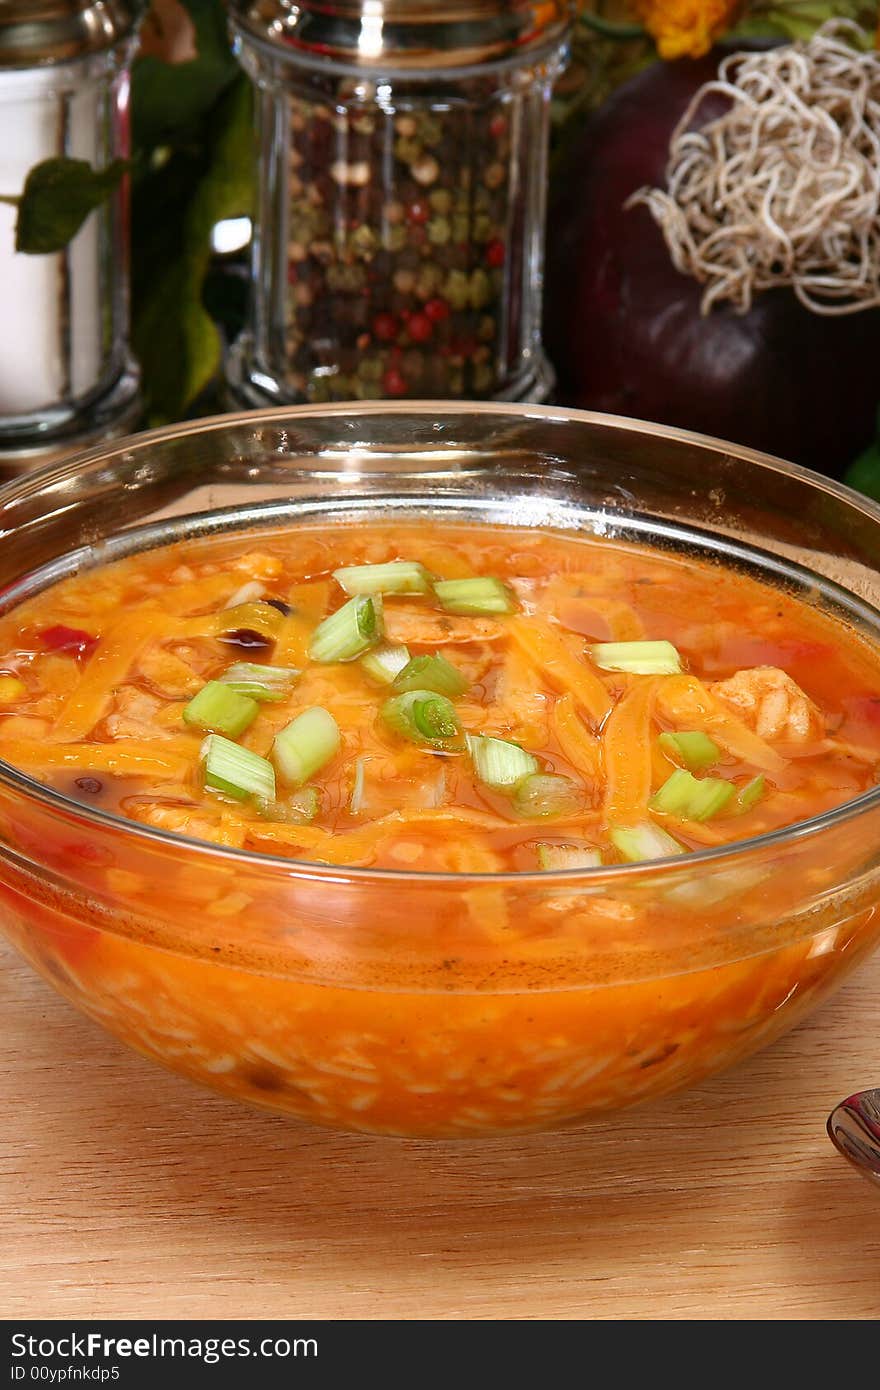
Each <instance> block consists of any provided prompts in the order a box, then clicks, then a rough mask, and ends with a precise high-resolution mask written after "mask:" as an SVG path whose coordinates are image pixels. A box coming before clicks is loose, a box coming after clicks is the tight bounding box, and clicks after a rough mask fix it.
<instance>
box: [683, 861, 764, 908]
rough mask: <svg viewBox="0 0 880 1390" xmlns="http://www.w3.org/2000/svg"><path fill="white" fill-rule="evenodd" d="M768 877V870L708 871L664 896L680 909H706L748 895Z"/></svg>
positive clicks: (705, 870) (704, 870)
mask: <svg viewBox="0 0 880 1390" xmlns="http://www.w3.org/2000/svg"><path fill="white" fill-rule="evenodd" d="M767 874H768V870H767V869H724V870H722V871H721V872H720V873H719V872H718V871H717V870H712V871H709V870H707V869H705V868H704V869H703V872H702V874H701V875H700V877H699V878H698V879H693V880H691V881H690V882H689V883H678V884H676V886H675V887H674V888H669V889H667V891H666V892H665V894H664V896H665V897H666V898H667V900H668V901H669V902H671V903H675V904H676V905H678V906H683V907H689V908H693V909H695V910H696V909H698V908H700V909H705V908H707V907H714V906H715V904H716V903H720V902H724V900H725V898H732V897H734V895H739V896H741V895H742V894H743V893H747V892H748V890H749V889H750V888H754V887H755V886H756V885H757V884H758V883H760V882H761V881H762V880H763V879H765V878H766V877H767Z"/></svg>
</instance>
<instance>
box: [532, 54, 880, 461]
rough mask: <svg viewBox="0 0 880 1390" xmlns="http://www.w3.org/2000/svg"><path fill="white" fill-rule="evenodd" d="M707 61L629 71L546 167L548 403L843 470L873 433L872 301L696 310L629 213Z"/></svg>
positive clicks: (656, 240) (660, 172)
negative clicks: (834, 309) (560, 157)
mask: <svg viewBox="0 0 880 1390" xmlns="http://www.w3.org/2000/svg"><path fill="white" fill-rule="evenodd" d="M717 63H718V54H717V53H716V54H715V55H714V56H712V55H710V56H709V57H707V58H704V59H700V60H699V61H697V62H695V61H691V60H683V61H679V62H675V63H656V64H654V65H652V66H651V67H650V68H646V69H645V70H644V71H643V72H641V73H639V74H637V76H635V77H633V78H631V79H630V80H629V81H628V82H626V83H624V84H623V85H622V86H621V87H620V88H618V90H617V91H616V92H615V93H614V94H613V95H612V96H611V97H610V98H609V100H608V101H607V102H606V103H605V104H604V105H603V106H602V107H601V109H600V110H599V111H598V112H597V113H596V114H595V115H594V116H593V117H592V118H591V120H590V123H589V126H588V127H587V129H586V131H585V132H584V134H583V136H581V137H580V138H579V140H578V141H577V143H576V146H575V147H574V148H573V149H572V151H571V152H570V153H569V155H568V157H567V158H566V160H565V162H564V165H563V167H562V168H560V170H559V172H558V174H557V176H556V177H555V178H554V181H553V186H552V188H551V209H550V218H549V234H548V251H547V289H546V329H545V331H546V342H547V346H548V349H549V352H550V355H551V358H552V360H553V362H554V364H555V366H556V369H557V373H558V376H559V388H558V391H557V400H558V401H559V402H560V403H561V404H565V405H577V406H584V407H588V408H591V409H594V410H606V411H611V412H613V413H615V414H620V415H630V416H635V417H637V418H640V419H645V420H655V421H658V422H659V423H661V424H669V425H679V426H682V427H683V428H686V429H692V430H698V431H700V432H702V433H704V434H712V435H717V436H719V437H720V438H722V439H730V440H733V441H735V442H737V443H740V444H746V445H750V446H752V447H753V448H756V449H763V450H765V451H767V452H768V453H771V454H777V455H779V456H781V457H783V458H788V459H792V460H794V461H795V462H797V463H801V464H805V465H806V466H808V467H811V468H815V469H818V470H819V471H821V472H824V473H829V474H832V475H838V476H839V475H840V474H841V473H842V472H843V470H844V469H845V468H846V467H847V465H848V464H849V463H851V462H852V460H853V458H854V457H855V456H856V455H857V454H858V453H859V452H860V451H861V450H862V449H863V448H865V447H866V445H867V444H868V443H869V442H870V440H871V439H872V438H873V436H874V426H875V419H876V414H877V405H878V401H880V374H878V370H877V363H878V361H880V311H878V310H866V311H864V312H862V313H856V314H850V315H848V316H846V317H844V318H836V319H832V318H823V317H820V316H819V315H816V314H813V313H811V312H810V311H809V310H807V309H805V308H803V306H802V305H801V304H799V303H798V301H797V300H796V298H795V296H794V294H793V293H792V292H791V291H790V290H788V289H781V290H772V291H768V292H765V293H763V294H760V295H759V296H758V297H757V299H756V301H755V304H754V305H753V307H752V308H751V309H750V310H749V312H748V313H747V314H745V315H738V314H736V313H735V312H734V311H733V310H732V309H731V308H729V307H727V306H723V307H720V308H716V309H714V310H713V311H712V313H711V314H710V315H709V316H708V317H707V318H703V317H701V315H700V293H701V287H700V286H699V284H698V283H697V281H696V280H694V279H692V278H691V277H690V276H686V275H681V274H679V272H678V271H677V270H676V269H675V268H674V266H673V265H672V262H671V260H670V258H669V253H668V251H667V248H666V243H665V242H664V240H663V237H662V234H661V233H660V231H659V230H658V228H657V227H656V225H655V223H654V221H653V219H652V218H651V216H650V214H649V213H648V211H647V209H646V208H644V207H636V208H633V209H632V210H631V211H625V210H624V204H625V202H626V200H627V198H628V197H629V196H630V194H631V193H633V192H635V190H636V189H637V188H640V187H642V185H645V184H661V185H662V184H663V182H664V169H665V165H666V159H667V152H668V145H669V139H670V136H671V134H672V131H673V128H674V126H675V124H676V122H677V120H678V118H679V117H680V116H681V114H682V113H683V111H684V110H685V107H686V106H687V103H688V101H689V100H690V98H691V97H692V96H693V94H694V92H695V91H696V89H697V88H698V87H699V86H700V85H701V84H702V83H703V82H705V81H707V80H708V79H709V78H711V77H714V76H715V73H716V70H717ZM720 109H723V108H720V107H719V108H718V110H720ZM703 112H704V114H707V115H708V114H712V112H711V108H710V107H709V104H708V103H706V105H705V106H704V107H703Z"/></svg>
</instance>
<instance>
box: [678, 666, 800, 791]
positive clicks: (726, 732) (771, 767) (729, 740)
mask: <svg viewBox="0 0 880 1390" xmlns="http://www.w3.org/2000/svg"><path fill="white" fill-rule="evenodd" d="M658 701H659V704H660V708H661V710H662V712H663V714H664V715H665V716H666V718H668V719H669V720H670V722H671V723H673V724H675V725H677V727H678V728H680V729H698V730H699V731H700V732H701V733H704V734H709V735H710V736H711V737H712V738H714V739H716V740H717V742H718V743H720V744H721V746H722V748H725V749H726V750H727V752H728V753H731V754H732V755H733V756H734V757H735V758H739V759H741V760H742V761H743V762H746V763H751V764H752V766H753V767H760V768H761V769H762V770H763V771H764V772H781V771H782V769H783V768H784V767H785V766H786V760H785V758H781V757H780V756H779V754H778V753H777V752H776V751H775V749H773V748H771V747H770V745H769V743H767V742H765V740H764V739H762V738H761V737H759V735H758V734H756V733H753V732H752V730H751V729H750V728H749V727H748V725H747V724H745V723H743V721H742V720H741V719H739V718H738V717H737V716H736V715H735V714H731V713H730V711H729V710H728V709H727V708H726V707H725V706H724V705H722V703H721V701H720V700H716V699H715V697H714V696H713V695H712V694H711V692H710V691H709V690H707V689H706V687H705V685H704V684H703V682H702V681H700V680H698V679H697V677H696V676H687V675H681V676H667V677H666V678H665V679H664V680H663V681H662V683H661V685H660V689H659V691H658Z"/></svg>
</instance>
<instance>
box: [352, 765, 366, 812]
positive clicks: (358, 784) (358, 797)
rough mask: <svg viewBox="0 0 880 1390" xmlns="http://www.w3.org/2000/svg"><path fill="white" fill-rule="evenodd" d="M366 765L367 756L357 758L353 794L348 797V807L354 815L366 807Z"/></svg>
mask: <svg viewBox="0 0 880 1390" xmlns="http://www.w3.org/2000/svg"><path fill="white" fill-rule="evenodd" d="M366 765H367V760H366V758H357V759H356V760H355V765H354V777H353V779H352V783H351V796H350V797H349V799H348V809H349V811H350V813H351V814H352V815H353V816H359V815H360V813H361V811H362V810H363V807H364V768H365V767H366Z"/></svg>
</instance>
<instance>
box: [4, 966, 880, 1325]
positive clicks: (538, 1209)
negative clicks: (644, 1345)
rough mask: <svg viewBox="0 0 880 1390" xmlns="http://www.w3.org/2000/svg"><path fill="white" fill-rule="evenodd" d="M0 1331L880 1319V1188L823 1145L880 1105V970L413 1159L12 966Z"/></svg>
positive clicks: (7, 1001) (414, 1145)
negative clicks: (831, 1130)
mask: <svg viewBox="0 0 880 1390" xmlns="http://www.w3.org/2000/svg"><path fill="white" fill-rule="evenodd" d="M0 1016H2V1018H3V1020H4V1033H3V1037H4V1046H3V1052H2V1064H0V1065H2V1075H0V1113H2V1114H3V1116H4V1124H3V1126H2V1131H0V1136H2V1137H0V1202H2V1207H0V1231H2V1236H0V1290H2V1292H0V1316H3V1317H6V1318H12V1317H44V1318H76V1317H83V1318H98V1317H132V1318H141V1319H152V1318H187V1317H208V1318H224V1317H239V1318H257V1317H279V1318H298V1317H303V1318H323V1319H348V1318H370V1319H390V1318H405V1319H411V1318H429V1319H455V1318H464V1319H469V1320H471V1319H505V1318H506V1319H533V1318H547V1319H554V1320H559V1319H580V1318H583V1319H644V1318H672V1319H683V1318H696V1319H742V1318H750V1319H778V1318H789V1319H807V1318H819V1319H832V1318H834V1319H848V1318H859V1319H867V1318H875V1317H877V1316H880V1190H878V1189H876V1188H873V1187H872V1186H870V1185H869V1184H868V1183H867V1182H865V1181H863V1180H862V1179H861V1178H860V1177H859V1176H858V1175H857V1174H856V1173H855V1171H854V1170H852V1169H851V1168H850V1167H849V1165H848V1164H846V1163H845V1162H844V1160H843V1159H841V1158H839V1157H838V1155H837V1153H836V1151H835V1150H834V1149H833V1148H832V1146H831V1144H830V1143H829V1141H828V1139H827V1138H826V1136H825V1119H826V1116H827V1113H828V1111H829V1110H830V1109H831V1107H832V1106H833V1105H834V1103H835V1102H836V1101H837V1100H839V1099H840V1098H841V1097H843V1096H844V1095H846V1094H848V1093H849V1092H850V1091H852V1090H855V1089H858V1088H860V1087H863V1086H866V1085H871V1084H874V1085H880V955H878V956H876V957H875V958H874V959H873V960H872V961H870V962H868V964H867V965H865V966H864V967H863V968H862V970H861V972H860V973H859V974H858V975H857V976H856V977H854V978H853V979H852V980H851V981H850V982H849V983H848V984H847V985H846V986H845V987H844V989H843V990H842V992H841V993H840V994H838V995H837V997H836V998H835V999H833V1000H832V1001H831V1002H830V1003H829V1004H826V1006H825V1007H824V1009H823V1010H821V1011H820V1013H818V1014H817V1015H815V1016H814V1017H813V1018H812V1019H810V1020H808V1021H807V1022H806V1023H805V1024H803V1025H802V1026H801V1027H800V1028H799V1029H798V1030H797V1031H796V1032H795V1033H793V1034H791V1035H789V1037H787V1038H784V1039H783V1040H782V1041H781V1042H779V1043H777V1044H776V1046H775V1047H773V1048H771V1049H770V1050H769V1051H767V1052H765V1053H763V1054H761V1055H759V1056H758V1057H756V1058H754V1059H753V1060H752V1061H751V1062H747V1063H745V1064H744V1065H742V1066H740V1067H738V1068H736V1069H735V1070H734V1071H732V1072H730V1073H728V1074H727V1075H725V1076H723V1077H720V1078H718V1079H717V1080H715V1081H713V1082H710V1083H707V1084H705V1085H703V1086H701V1087H700V1088H699V1089H698V1090H695V1091H692V1092H690V1093H689V1094H687V1095H684V1096H680V1097H676V1098H673V1099H670V1100H667V1101H663V1102H660V1103H658V1104H656V1105H654V1106H653V1107H649V1108H646V1109H642V1110H635V1111H632V1112H629V1113H626V1114H622V1115H619V1116H617V1117H616V1118H611V1119H609V1120H607V1121H605V1122H603V1123H601V1124H599V1125H596V1126H594V1127H592V1128H590V1129H585V1130H581V1131H579V1132H577V1133H574V1132H566V1133H562V1134H555V1135H552V1136H540V1135H537V1136H530V1137H528V1138H521V1139H503V1140H492V1141H491V1142H489V1143H485V1144H482V1145H480V1144H476V1143H470V1142H467V1143H458V1144H451V1143H446V1144H438V1145H434V1144H428V1143H424V1142H414V1141H393V1140H383V1139H370V1138H362V1137H358V1136H348V1135H339V1134H333V1133H330V1132H329V1131H322V1130H314V1129H307V1128H304V1127H301V1126H299V1125H297V1124H294V1123H292V1122H290V1121H288V1120H284V1119H282V1118H280V1117H275V1116H273V1115H269V1114H263V1113H260V1112H257V1111H249V1110H246V1109H244V1108H239V1107H237V1106H235V1105H233V1104H232V1103H230V1102H228V1101H225V1100H222V1099H219V1098H217V1097H215V1096H212V1095H209V1094H207V1093H204V1092H201V1091H199V1090H197V1089H196V1088H194V1087H193V1086H192V1085H190V1084H189V1083H188V1082H184V1081H182V1080H178V1079H177V1078H175V1077H173V1076H170V1075H168V1074H166V1073H164V1072H162V1071H160V1070H158V1069H157V1068H156V1067H154V1066H153V1065H151V1064H150V1063H148V1062H146V1061H143V1060H142V1059H140V1058H139V1057H136V1056H134V1055H133V1054H132V1053H130V1052H128V1051H126V1050H125V1049H124V1048H123V1047H122V1046H121V1044H119V1043H117V1042H115V1041H114V1040H112V1039H111V1038H109V1037H107V1036H106V1035H105V1034H104V1033H102V1032H101V1031H100V1030H99V1029H98V1028H97V1027H96V1026H95V1025H93V1024H92V1023H90V1022H88V1021H87V1020H85V1019H83V1018H80V1017H79V1015H78V1014H76V1013H75V1012H74V1011H73V1009H72V1008H71V1007H70V1006H69V1005H68V1004H66V1003H64V1002H63V1001H62V1000H61V999H59V998H58V997H57V996H55V995H54V994H53V993H52V992H51V991H50V990H49V988H48V987H47V986H46V985H44V984H43V983H42V982H41V981H39V980H38V979H37V978H36V977H35V976H34V975H33V974H32V973H31V971H30V970H29V968H28V967H26V966H25V965H24V964H23V963H21V962H20V961H19V960H18V958H17V957H16V956H14V954H13V953H12V951H11V950H10V949H9V948H8V947H7V946H5V945H3V946H0Z"/></svg>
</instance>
